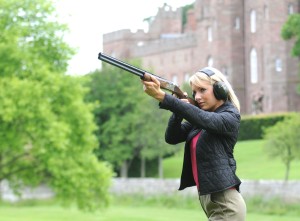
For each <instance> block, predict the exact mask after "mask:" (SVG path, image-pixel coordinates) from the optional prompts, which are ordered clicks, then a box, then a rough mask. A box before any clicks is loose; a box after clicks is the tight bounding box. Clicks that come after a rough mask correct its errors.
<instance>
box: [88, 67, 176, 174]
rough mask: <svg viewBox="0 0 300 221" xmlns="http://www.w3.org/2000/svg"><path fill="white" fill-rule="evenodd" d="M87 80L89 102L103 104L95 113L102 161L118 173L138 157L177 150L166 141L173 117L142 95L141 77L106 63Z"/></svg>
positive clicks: (147, 156) (148, 157)
mask: <svg viewBox="0 0 300 221" xmlns="http://www.w3.org/2000/svg"><path fill="white" fill-rule="evenodd" d="M132 63H133V65H134V66H139V64H138V62H137V61H133V62H132ZM87 77H88V78H90V79H91V80H90V81H89V82H90V83H89V87H90V88H91V90H90V93H89V96H87V100H89V101H92V102H94V101H98V102H100V105H98V107H97V109H96V111H95V118H96V122H97V125H98V128H99V130H98V132H97V136H98V140H99V149H98V150H97V152H96V153H97V155H98V157H99V158H100V159H103V160H106V161H108V162H110V163H111V164H112V165H113V166H114V168H115V171H116V172H118V171H119V170H120V168H121V166H122V165H123V163H124V162H127V163H128V164H129V165H130V164H131V162H132V161H133V160H134V159H135V158H140V157H145V158H146V159H154V158H157V157H158V156H164V155H165V154H166V153H170V152H174V150H176V149H174V148H173V147H170V146H168V145H166V144H165V141H164V130H165V127H166V124H167V119H168V117H169V116H170V114H169V113H168V112H166V111H162V110H159V109H158V104H157V102H156V101H154V100H153V99H152V98H150V97H148V96H147V95H146V94H145V93H144V92H143V89H142V84H141V83H140V80H139V78H138V77H136V76H134V75H132V74H130V73H128V72H126V71H122V70H120V69H118V68H116V67H113V66H110V65H106V64H104V66H103V69H102V70H101V71H96V72H94V73H91V74H90V75H89V76H87Z"/></svg>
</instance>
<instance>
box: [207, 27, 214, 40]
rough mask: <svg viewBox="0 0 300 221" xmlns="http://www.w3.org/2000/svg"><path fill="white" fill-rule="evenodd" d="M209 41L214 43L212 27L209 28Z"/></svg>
mask: <svg viewBox="0 0 300 221" xmlns="http://www.w3.org/2000/svg"><path fill="white" fill-rule="evenodd" d="M207 40H208V42H212V40H213V36H212V28H211V27H208V28H207Z"/></svg>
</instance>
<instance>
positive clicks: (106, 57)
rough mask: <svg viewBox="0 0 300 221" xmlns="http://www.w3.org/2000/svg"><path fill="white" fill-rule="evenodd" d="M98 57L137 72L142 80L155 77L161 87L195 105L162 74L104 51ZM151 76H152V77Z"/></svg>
mask: <svg viewBox="0 0 300 221" xmlns="http://www.w3.org/2000/svg"><path fill="white" fill-rule="evenodd" d="M98 59H99V60H101V61H104V62H106V63H108V64H111V65H113V66H115V67H118V68H121V69H123V70H125V71H128V72H130V73H132V74H135V75H137V76H139V77H140V78H141V79H142V80H144V81H151V80H150V79H151V77H155V78H156V79H157V80H158V81H159V82H160V87H161V88H162V89H164V90H167V91H169V92H171V93H172V94H175V95H176V96H177V97H178V98H180V99H181V98H185V99H188V100H189V102H190V103H191V104H194V105H195V101H194V100H193V99H191V98H189V97H187V96H186V95H185V94H184V93H183V91H182V90H181V89H180V88H179V87H178V86H177V85H176V84H174V83H173V82H171V81H168V80H166V79H164V78H162V77H160V76H157V75H154V74H151V73H149V72H148V71H145V70H142V69H140V68H137V67H135V66H133V65H130V64H127V63H125V62H124V61H121V60H118V59H116V58H114V57H111V56H109V55H106V54H104V53H101V52H100V53H99V55H98ZM150 76H151V77H150Z"/></svg>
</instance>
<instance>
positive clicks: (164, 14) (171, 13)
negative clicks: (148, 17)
mask: <svg viewBox="0 0 300 221" xmlns="http://www.w3.org/2000/svg"><path fill="white" fill-rule="evenodd" d="M156 18H181V8H176V9H175V10H173V9H172V7H171V6H170V5H168V4H166V3H165V4H164V5H163V6H162V7H159V9H158V13H157V15H156Z"/></svg>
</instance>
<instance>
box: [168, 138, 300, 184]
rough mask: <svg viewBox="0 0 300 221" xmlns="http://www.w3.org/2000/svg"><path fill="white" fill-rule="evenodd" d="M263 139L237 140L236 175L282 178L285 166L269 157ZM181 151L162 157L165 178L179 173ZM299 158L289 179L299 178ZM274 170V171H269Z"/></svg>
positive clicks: (256, 178) (294, 163) (242, 176)
mask: <svg viewBox="0 0 300 221" xmlns="http://www.w3.org/2000/svg"><path fill="white" fill-rule="evenodd" d="M265 142H266V141H265V140H248V141H239V142H237V144H236V146H235V147H234V157H235V159H236V162H237V175H238V176H239V177H240V178H241V179H242V180H244V179H246V180H261V179H271V180H283V179H284V175H285V167H284V165H283V164H282V162H281V160H280V159H278V158H274V157H270V156H269V155H268V153H267V152H266V151H265V148H264V146H265ZM182 160H183V151H182V152H179V153H177V154H176V155H175V156H172V157H169V158H166V159H164V162H163V168H164V176H165V178H179V177H180V174H181V169H182V168H181V167H182ZM299 167H300V160H295V161H294V162H293V163H292V164H291V168H290V179H293V180H297V179H300V173H299V169H298V168H299ZM270 171H276V173H273V172H270Z"/></svg>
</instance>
